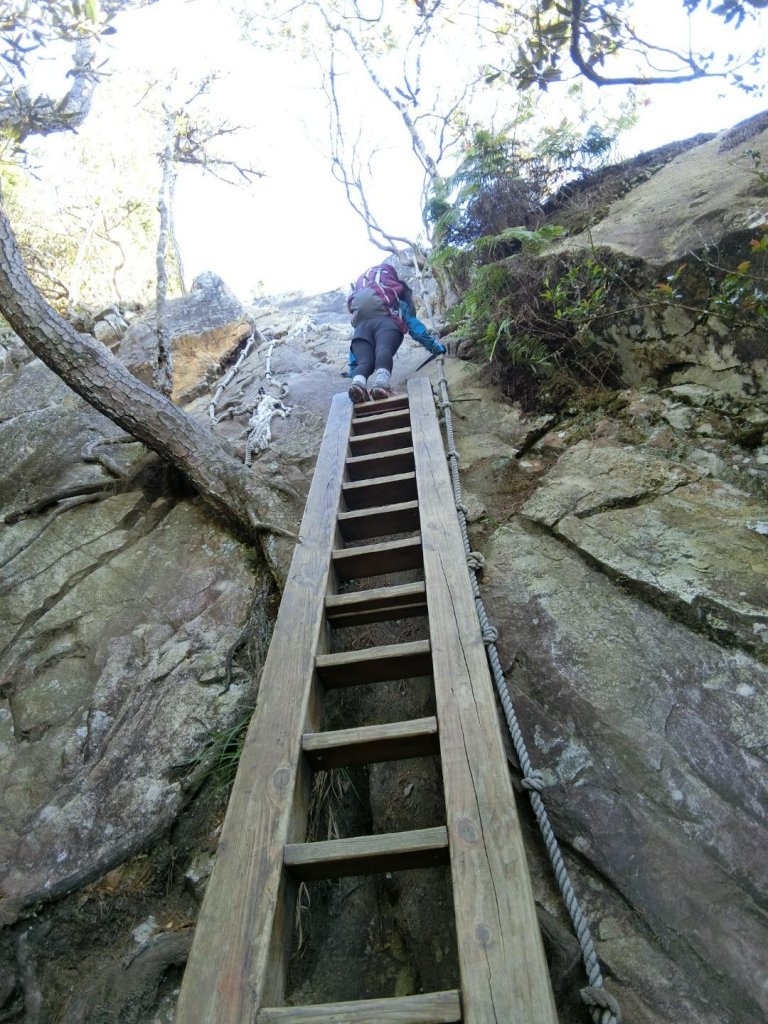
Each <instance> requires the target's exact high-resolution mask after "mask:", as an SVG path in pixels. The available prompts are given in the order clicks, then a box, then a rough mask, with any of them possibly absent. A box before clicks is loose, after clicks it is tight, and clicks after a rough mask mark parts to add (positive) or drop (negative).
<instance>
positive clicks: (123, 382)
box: [0, 206, 296, 569]
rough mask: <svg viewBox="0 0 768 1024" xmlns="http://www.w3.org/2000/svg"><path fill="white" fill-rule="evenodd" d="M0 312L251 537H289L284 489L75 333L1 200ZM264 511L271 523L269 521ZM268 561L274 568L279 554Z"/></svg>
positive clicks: (291, 516) (291, 513)
mask: <svg viewBox="0 0 768 1024" xmlns="http://www.w3.org/2000/svg"><path fill="white" fill-rule="evenodd" d="M0 312H1V313H2V314H3V316H4V317H5V318H6V320H7V321H8V323H9V324H10V325H11V327H12V328H13V330H14V331H15V332H16V333H17V334H18V336H19V337H20V338H21V339H22V341H24V343H25V344H26V345H27V346H28V347H29V348H30V349H31V350H32V351H33V352H34V353H35V355H36V356H38V357H39V358H40V359H41V360H42V361H43V362H44V363H45V364H46V365H47V366H49V367H50V368H51V369H52V370H53V372H54V373H55V374H57V376H59V377H61V379H62V380H63V381H64V382H65V383H66V384H68V385H69V387H71V388H72V389H73V390H74V391H76V392H77V394H79V395H80V396H81V397H82V398H84V399H85V401H86V402H88V403H89V404H90V405H92V406H93V407H94V408H96V409H98V410H99V412H101V413H103V414H104V415H105V416H108V417H109V419H111V420H112V421H113V422H114V423H117V424H118V426H120V427H122V428H123V430H126V431H127V432H128V433H129V434H131V435H132V436H133V437H135V438H136V439H137V440H139V441H141V442H143V443H144V444H145V445H147V447H148V448H151V449H152V450H153V451H155V452H157V454H158V455H160V456H161V457H162V458H164V459H167V460H168V461H169V462H170V463H172V464H173V465H174V466H176V467H177V468H178V469H179V470H181V471H182V472H183V473H184V474H185V475H186V476H187V477H188V478H189V479H190V480H191V482H192V483H193V484H194V486H195V487H196V489H197V490H198V491H199V492H200V494H201V496H202V497H203V498H204V499H205V500H206V501H207V502H208V504H209V505H211V506H212V507H213V508H214V509H215V510H216V511H217V512H219V513H221V514H222V515H223V516H225V517H226V518H227V519H228V520H229V521H230V522H232V523H233V524H235V525H236V526H238V527H239V528H240V529H241V530H243V531H245V533H246V535H248V536H250V537H254V536H255V535H257V534H262V533H264V531H272V532H275V533H278V534H282V535H287V536H292V534H290V532H289V528H290V527H292V526H293V525H294V523H295V518H296V514H295V510H294V509H291V507H290V505H289V504H288V502H287V501H286V499H285V497H284V496H283V495H282V494H279V493H277V490H276V489H275V488H271V487H269V486H267V485H265V484H263V483H261V482H259V483H257V482H256V481H255V480H254V478H253V476H252V475H251V473H250V472H249V471H248V470H247V469H246V468H245V467H244V466H243V465H242V464H241V463H240V462H239V461H238V460H237V459H235V458H234V456H233V454H232V450H231V448H230V447H229V445H227V444H226V443H225V442H224V441H222V440H221V439H220V438H218V437H216V436H215V435H214V434H213V433H211V431H210V430H209V428H208V427H207V425H205V424H202V423H198V422H197V421H196V420H194V419H192V417H190V416H188V415H187V414H186V413H184V412H182V410H181V409H179V408H177V407H176V406H175V405H174V404H173V403H172V402H171V401H169V400H168V399H167V398H164V397H163V396H162V395H160V394H158V393H157V392H156V391H153V390H152V389H151V388H149V387H147V386H146V385H145V384H143V383H142V382H141V381H140V380H138V379H137V378H136V377H134V376H133V374H132V373H130V372H129V371H128V370H127V369H126V368H125V367H124V366H123V365H122V363H120V362H118V360H117V359H115V358H114V356H112V355H111V353H110V352H109V351H108V350H107V349H106V348H105V347H104V346H102V345H100V344H99V343H98V342H96V341H95V340H93V339H91V338H89V337H88V336H87V335H83V334H78V332H77V331H75V330H74V328H73V327H72V326H71V325H70V324H69V323H67V321H66V320H64V319H63V317H61V316H59V314H58V313H56V311H55V310H53V309H52V308H51V307H50V306H49V305H48V304H47V303H46V302H45V300H44V299H43V298H42V297H41V296H40V294H39V293H38V292H37V290H36V289H35V287H34V285H33V284H32V282H31V281H30V279H29V276H28V275H27V272H26V270H25V268H24V265H23V262H22V259H21V255H20V253H19V249H18V245H17V243H16V239H15V237H14V234H13V231H12V229H11V226H10V223H9V222H8V219H7V217H6V215H5V210H4V208H3V207H2V206H0ZM285 490H286V491H287V490H288V488H286V489H285ZM263 516H269V517H270V518H271V519H272V520H273V521H272V522H270V523H266V522H264V520H263V518H262V517H263ZM273 540H274V538H273ZM272 548H273V549H274V544H273V545H272ZM271 561H272V563H273V568H274V567H275V566H274V562H275V559H274V557H273V558H272V559H271ZM278 568H281V569H282V566H278Z"/></svg>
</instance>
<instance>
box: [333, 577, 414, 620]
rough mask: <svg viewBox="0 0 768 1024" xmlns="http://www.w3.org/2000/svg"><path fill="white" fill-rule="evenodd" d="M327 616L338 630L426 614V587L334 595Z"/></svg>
mask: <svg viewBox="0 0 768 1024" xmlns="http://www.w3.org/2000/svg"><path fill="white" fill-rule="evenodd" d="M325 614H326V617H327V619H328V621H329V622H330V624H331V625H332V626H334V627H336V628H337V629H338V628H339V627H341V626H361V625H364V624H365V623H366V622H388V621H389V620H391V619H409V618H413V616H415V615H426V614H427V594H426V588H425V586H424V584H423V583H403V584H401V585H400V586H397V587H376V588H375V589H371V590H361V591H358V592H357V593H355V594H332V595H330V596H329V597H327V598H326V599H325Z"/></svg>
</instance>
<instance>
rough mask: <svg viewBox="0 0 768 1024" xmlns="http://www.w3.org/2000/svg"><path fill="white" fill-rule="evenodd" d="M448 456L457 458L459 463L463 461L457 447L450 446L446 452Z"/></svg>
mask: <svg viewBox="0 0 768 1024" xmlns="http://www.w3.org/2000/svg"><path fill="white" fill-rule="evenodd" d="M446 458H448V459H456V463H457V465H458V463H459V462H460V461H461V456H460V455H459V453H458V452H457V451H456V449H455V448H449V449H448V451H447V452H446Z"/></svg>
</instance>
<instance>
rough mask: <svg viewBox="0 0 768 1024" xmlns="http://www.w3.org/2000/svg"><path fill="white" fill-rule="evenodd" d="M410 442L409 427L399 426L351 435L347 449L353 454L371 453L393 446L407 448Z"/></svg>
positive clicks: (384, 450) (386, 450)
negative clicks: (393, 428) (376, 431)
mask: <svg viewBox="0 0 768 1024" xmlns="http://www.w3.org/2000/svg"><path fill="white" fill-rule="evenodd" d="M410 443H411V428H410V427H399V428H397V429H396V430H382V431H379V432H378V433H369V434H358V435H356V436H354V435H353V436H352V437H350V439H349V449H350V451H351V452H352V454H353V455H373V454H375V453H376V452H388V451H391V450H392V449H393V448H408V447H409V446H410Z"/></svg>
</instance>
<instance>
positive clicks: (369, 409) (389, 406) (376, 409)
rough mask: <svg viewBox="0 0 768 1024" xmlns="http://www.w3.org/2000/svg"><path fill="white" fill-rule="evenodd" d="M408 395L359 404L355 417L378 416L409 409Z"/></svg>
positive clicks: (355, 409)
mask: <svg viewBox="0 0 768 1024" xmlns="http://www.w3.org/2000/svg"><path fill="white" fill-rule="evenodd" d="M407 408H408V395H394V396H393V397H392V398H379V399H378V400H377V401H375V402H358V404H357V405H355V407H354V415H355V416H378V415H379V414H380V413H382V412H392V410H393V409H407Z"/></svg>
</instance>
